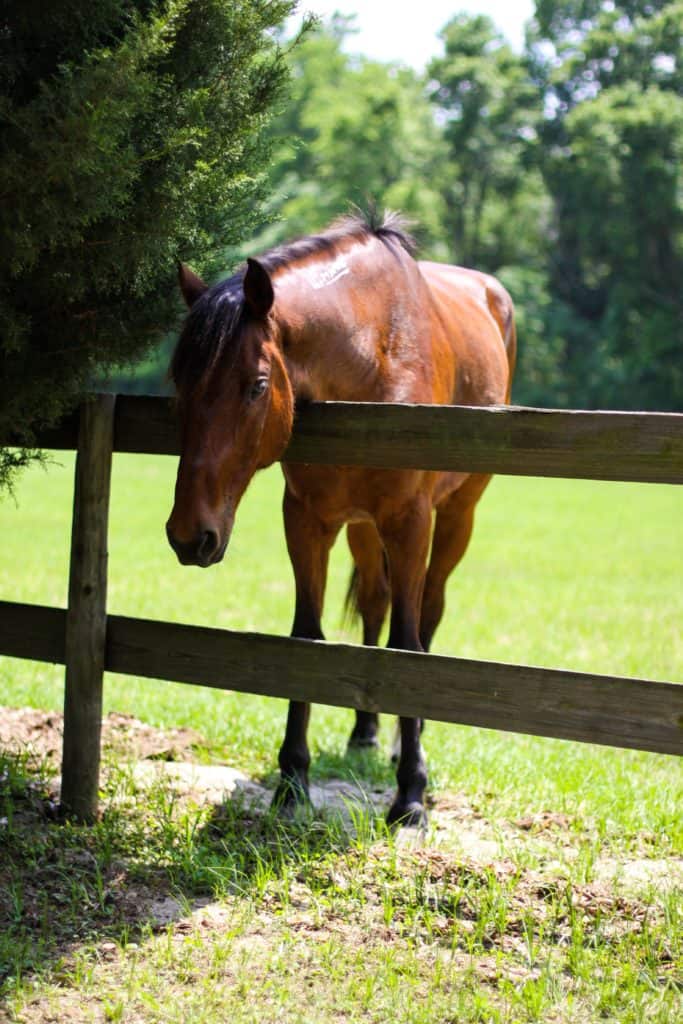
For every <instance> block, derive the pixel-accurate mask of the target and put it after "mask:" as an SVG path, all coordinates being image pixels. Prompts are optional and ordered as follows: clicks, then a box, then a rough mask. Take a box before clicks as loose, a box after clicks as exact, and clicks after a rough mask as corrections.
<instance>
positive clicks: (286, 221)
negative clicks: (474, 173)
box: [261, 15, 446, 256]
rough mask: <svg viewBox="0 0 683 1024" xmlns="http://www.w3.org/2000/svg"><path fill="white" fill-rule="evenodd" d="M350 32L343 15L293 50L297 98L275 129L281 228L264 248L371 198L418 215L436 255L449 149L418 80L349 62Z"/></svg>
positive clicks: (274, 204) (275, 209)
mask: <svg viewBox="0 0 683 1024" xmlns="http://www.w3.org/2000/svg"><path fill="white" fill-rule="evenodd" d="M352 33H353V26H352V19H349V18H345V17H342V16H339V15H337V16H336V17H335V18H334V19H333V20H332V22H331V23H330V24H329V26H327V27H323V26H321V27H319V28H318V30H317V31H315V32H312V33H311V34H310V35H309V37H308V38H307V39H306V41H305V42H304V43H303V44H302V45H300V46H298V47H296V48H295V49H294V50H293V51H292V53H291V93H290V96H289V99H288V102H287V105H286V107H285V109H284V110H283V112H282V113H281V115H280V117H279V118H278V119H277V120H276V121H275V122H274V123H273V126H272V134H273V137H274V138H275V140H276V141H277V147H276V151H275V162H274V166H273V169H272V172H271V183H272V191H273V195H272V199H271V207H270V209H271V214H272V217H273V219H274V221H275V223H274V224H273V226H272V227H271V229H270V230H269V231H268V232H267V233H265V234H264V236H263V237H262V239H261V242H262V243H263V244H265V243H271V242H273V241H279V240H281V239H282V238H283V237H293V236H295V235H300V234H305V233H308V232H313V231H317V230H319V229H320V228H321V227H323V226H324V225H326V224H327V223H329V221H330V220H332V219H333V218H334V217H336V216H339V215H340V214H343V213H346V212H347V211H348V209H349V205H350V204H356V205H359V206H361V207H363V206H365V205H366V204H367V203H368V201H372V200H374V201H376V202H377V203H378V204H380V205H384V206H387V207H389V208H396V209H401V210H402V211H403V212H404V213H405V214H406V215H407V216H408V217H409V218H413V219H414V220H415V222H416V224H417V225H419V229H420V232H421V240H422V242H423V243H424V245H425V246H426V247H427V248H429V247H430V246H431V247H432V249H434V246H435V244H437V243H438V240H439V239H440V238H441V234H442V232H441V221H442V207H443V200H442V197H441V194H440V192H439V190H438V187H436V186H435V182H436V179H437V166H438V163H439V160H440V158H441V157H442V155H443V152H442V146H441V139H440V132H439V130H438V128H437V125H436V124H435V122H434V118H433V115H432V110H431V108H430V105H429V102H428V99H427V97H426V95H425V92H424V88H423V85H422V82H421V81H420V79H419V77H418V76H417V75H416V74H415V72H413V71H411V70H410V69H408V68H400V67H396V66H393V65H391V64H388V65H387V64H382V63H380V62H378V61H374V60H369V59H367V58H364V57H354V56H350V55H349V54H348V53H346V52H345V49H344V46H345V43H346V42H347V41H348V39H349V37H350V36H351V35H352ZM437 251H440V253H441V255H442V256H445V255H446V253H445V252H444V251H443V249H442V250H437Z"/></svg>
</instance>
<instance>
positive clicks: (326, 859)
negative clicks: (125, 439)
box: [0, 455, 683, 1024]
mask: <svg viewBox="0 0 683 1024" xmlns="http://www.w3.org/2000/svg"><path fill="white" fill-rule="evenodd" d="M59 461H60V462H61V463H63V465H62V466H61V467H57V466H53V467H51V468H50V469H49V470H48V471H47V472H43V471H42V470H40V469H38V470H35V471H32V472H30V473H27V474H26V475H25V477H24V478H23V480H22V482H21V484H20V486H19V488H18V492H17V502H18V504H17V505H16V506H15V505H14V504H13V503H12V501H11V500H6V501H5V502H4V503H3V504H2V505H1V506H0V527H1V528H2V530H3V536H5V538H7V542H6V543H5V544H4V545H3V548H2V550H1V551H0V598H2V599H7V600H16V601H31V602H38V603H45V604H55V605H61V606H64V605H65V603H66V590H67V565H68V544H69V532H70V515H71V499H72V475H73V460H72V458H71V457H69V456H61V455H60V456H59ZM174 473H175V462H174V460H172V459H163V458H143V457H133V456H131V457H127V456H117V457H116V458H115V465H114V480H113V500H112V510H111V531H110V586H109V609H110V611H112V612H116V613H122V614H129V615H140V616H146V617H151V618H159V619H167V620H172V621H178V622H190V623H201V624H207V625H216V626H221V627H225V628H230V629H253V630H259V631H262V632H272V633H281V634H286V633H287V632H288V630H289V626H290V622H291V616H292V611H293V585H292V580H291V572H290V569H289V565H288V561H287V556H286V551H285V546H284V540H283V533H282V524H281V514H280V497H281V490H282V485H281V479H280V474H279V470H278V469H277V468H275V469H274V470H272V471H267V472H265V473H263V474H261V475H259V476H258V477H257V478H256V480H255V481H254V483H253V485H252V487H251V489H250V491H249V493H248V495H247V497H246V498H245V501H244V503H243V505H242V506H241V508H240V510H239V513H238V522H237V526H236V529H235V533H234V537H233V540H232V542H231V546H230V549H229V553H228V556H227V558H226V561H225V562H224V563H223V565H221V566H220V567H218V568H215V569H211V570H208V571H200V570H194V569H183V568H181V567H180V566H178V565H177V563H176V561H175V557H174V556H173V554H172V552H171V551H170V549H169V548H168V546H167V544H166V541H165V536H164V529H163V527H164V522H165V519H166V517H167V515H168V512H169V509H170V505H171V500H172V490H173V478H174ZM348 571H349V560H348V555H347V553H346V550H345V545H344V541H343V540H341V541H340V543H339V544H338V545H337V548H336V549H335V551H334V553H333V559H332V565H331V571H330V581H329V588H328V602H327V608H326V615H325V626H326V631H327V635H328V637H329V638H331V639H342V638H343V639H349V640H352V639H356V636H355V635H351V634H349V635H347V634H345V633H344V632H343V631H342V629H341V625H340V620H341V605H342V599H343V594H344V590H345V586H346V580H347V575H348ZM682 577H683V491H681V490H680V489H676V488H673V487H659V486H640V485H626V484H596V483H590V482H576V481H550V480H532V479H519V480H516V479H512V478H499V479H497V480H495V481H494V482H493V483H492V485H491V487H490V488H489V491H488V492H487V494H486V495H485V496H484V498H483V500H482V503H481V507H480V511H479V513H478V521H477V524H476V528H475V534H474V540H473V542H472V545H471V548H470V550H469V552H468V554H467V556H466V558H465V561H464V562H463V564H462V566H461V567H460V569H459V570H457V571H456V573H454V575H453V577H452V579H451V583H450V586H449V595H448V608H447V614H446V617H445V619H444V621H443V623H442V625H441V627H440V630H439V632H438V633H437V640H436V644H435V647H434V649H435V651H437V652H439V653H447V654H458V655H462V656H466V657H474V658H483V659H491V660H501V661H509V662H519V663H529V664H536V665H547V666H551V667H560V666H562V667H567V668H572V669H577V670H583V671H593V672H604V673H609V674H622V675H634V676H640V677H644V678H653V679H668V680H673V681H679V682H680V681H683V631H682V630H681V622H683V587H681V579H682ZM62 687H63V669H61V668H59V667H55V668H53V667H50V666H45V665H39V664H35V663H30V662H22V661H17V660H12V659H7V658H5V659H0V703H5V704H11V705H24V704H27V705H33V706H36V707H42V708H46V709H61V704H62V692H63V691H62ZM105 704H106V709H115V710H118V711H123V712H129V713H131V714H134V715H135V716H136V717H138V718H141V719H143V720H145V721H148V722H150V723H152V724H154V725H157V726H160V727H172V726H176V725H183V726H188V727H191V728H194V729H196V730H197V731H198V732H199V733H201V734H202V736H203V737H204V741H205V748H204V750H203V752H202V754H201V756H203V757H204V758H207V759H211V760H223V761H225V762H227V763H229V764H232V765H235V766H237V767H239V768H241V769H242V770H243V771H245V772H247V773H248V774H249V775H251V776H254V777H257V778H259V777H260V778H265V779H266V780H272V779H273V777H274V770H275V767H276V751H277V747H278V745H279V742H280V739H281V734H282V729H283V725H284V715H285V705H284V703H283V702H282V701H276V700H267V699H262V698H257V697H250V696H245V695H238V694H232V693H219V692H215V691H211V690H205V689H202V688H199V687H189V686H180V685H177V684H170V683H166V682H157V681H149V680H142V679H134V678H122V677H116V676H113V675H111V676H108V677H107V679H106V685H105ZM351 722H352V715H351V713H350V712H344V711H339V710H337V709H332V708H323V707H317V708H316V709H315V711H314V715H313V718H312V724H311V731H310V738H311V746H312V752H313V766H312V768H313V774H314V777H317V778H325V777H330V776H339V775H341V776H351V775H354V774H355V775H360V776H362V777H364V778H367V779H370V780H372V781H374V782H377V783H380V784H387V785H390V784H391V780H392V772H391V769H390V767H389V766H388V763H387V757H386V752H387V749H388V744H389V738H390V735H391V732H392V726H391V723H390V722H388V721H387V722H385V723H384V726H383V730H382V736H383V742H384V747H385V750H384V753H383V755H382V756H374V755H371V756H369V757H365V758H353V759H348V758H347V757H346V756H345V744H346V739H347V736H348V733H349V731H350V727H351ZM425 748H426V753H427V758H428V763H429V768H430V778H431V791H432V793H433V796H434V798H435V799H436V801H437V803H438V801H439V800H440V799H441V798H442V796H444V794H447V793H449V792H452V791H458V792H460V793H462V794H463V795H464V796H465V797H466V799H467V801H468V806H470V807H471V810H472V813H473V814H474V815H475V816H476V815H477V814H479V815H481V816H482V820H483V821H486V822H487V826H488V827H489V829H490V831H491V832H492V834H498V833H497V831H496V830H498V832H499V834H500V851H501V853H500V858H498V859H496V860H495V861H494V862H492V863H491V865H490V867H487V868H481V866H479V867H477V866H476V865H474V864H472V863H469V862H468V860H467V858H463V857H461V856H459V855H454V854H449V853H447V852H446V853H444V852H441V853H437V852H436V851H434V850H433V849H432V847H431V846H429V845H428V846H427V847H426V848H425V849H424V850H423V851H421V850H416V851H411V850H406V849H404V848H402V847H401V846H399V845H397V844H396V843H395V841H394V839H393V837H391V836H389V835H387V833H386V831H385V830H384V829H383V827H382V823H381V821H379V820H374V819H372V817H371V818H369V819H363V820H361V819H360V818H359V819H358V823H359V825H360V831H359V833H358V834H357V835H356V834H354V833H353V832H351V833H349V832H348V830H345V829H342V828H341V827H340V826H339V824H338V823H335V822H333V821H328V820H325V819H324V818H323V819H320V818H316V819H315V820H313V821H303V822H299V823H294V824H291V825H289V826H281V825H280V824H278V823H277V822H275V821H273V820H271V819H269V818H265V819H264V818H262V817H260V816H259V815H258V814H255V813H252V812H251V811H250V810H249V808H245V807H243V806H240V805H239V804H236V805H235V806H232V807H231V806H228V807H227V808H226V809H224V811H223V812H222V816H221V817H220V818H219V819H216V820H212V818H211V815H210V812H209V810H207V808H206V807H193V806H185V805H183V804H182V803H179V802H178V801H177V800H175V798H174V797H173V795H172V794H170V793H168V792H164V791H163V789H158V790H155V791H154V792H152V793H151V794H150V793H148V794H146V795H145V796H144V798H142V797H141V795H140V794H136V793H135V790H134V787H133V786H132V782H131V779H130V775H129V774H128V773H127V770H126V766H125V764H123V765H122V764H116V765H110V768H109V771H108V773H107V774H106V776H105V789H106V792H105V795H104V802H103V806H104V815H103V819H102V821H101V822H100V823H99V824H98V825H97V826H96V827H95V828H94V829H92V830H85V829H79V828H75V827H72V826H69V827H66V828H56V827H55V826H53V825H50V824H49V822H46V821H45V820H44V819H43V818H42V817H41V808H42V806H43V805H42V796H43V794H42V792H41V786H40V783H39V781H38V780H39V779H40V777H41V766H40V765H34V764H31V763H30V762H29V761H28V760H27V759H23V760H22V758H18V759H17V758H14V759H13V758H6V759H5V760H4V761H3V763H2V764H0V822H2V821H3V820H4V819H6V823H5V824H4V825H0V847H2V850H4V852H5V854H6V856H5V857H3V855H2V853H0V882H1V883H2V884H1V885H0V890H1V891H0V918H1V920H0V961H4V963H5V971H6V972H7V982H6V998H7V1004H6V1005H7V1008H8V1013H9V1015H10V1016H9V1019H10V1020H17V1021H19V1020H21V1021H29V1020H30V1021H41V1022H42V1021H47V1020H50V1019H74V1020H77V1021H80V1020H84V1021H86V1020H98V1021H99V1020H107V1021H109V1020H111V1021H115V1020H122V1021H128V1020H130V1021H135V1022H137V1021H145V1022H147V1021H149V1022H152V1021H161V1020H163V1021H164V1022H167V1021H168V1022H175V1021H178V1022H181V1021H183V1022H184V1021H189V1020H191V1021H193V1022H195V1021H196V1022H206V1024H218V1022H222V1021H224V1020H225V1019H230V1020H234V1021H235V1022H242V1021H245V1022H246V1021H251V1020H267V1021H269V1020H278V1021H279V1020H282V1021H292V1022H295V1021H306V1022H308V1021H312V1022H317V1021H320V1022H328V1021H336V1020H344V1021H347V1020H348V1021H356V1020H359V1021H360V1020H363V1021H364V1022H365V1021H378V1022H379V1021H406V1022H408V1021H410V1022H415V1024H419V1022H423V1021H424V1022H427V1021H429V1022H433V1021H444V1022H445V1021H456V1020H457V1021H458V1022H459V1024H460V1022H470V1021H471V1022H475V1021H479V1022H482V1024H483V1022H489V1021H491V1022H505V1024H508V1022H509V1024H513V1022H518V1021H550V1020H557V1021H562V1022H565V1021H566V1022H569V1021H572V1022H573V1021H577V1020H578V1021H581V1020H586V1021H589V1020H590V1021H592V1020H598V1019H602V1020H608V1021H619V1022H620V1024H621V1022H631V1021H632V1022H636V1021H658V1022H659V1021H661V1022H662V1024H665V1022H666V1024H669V1022H672V1021H675V1020H680V1019H682V1018H681V1015H680V997H681V989H680V984H679V982H678V981H677V980H676V966H677V965H678V967H680V936H681V922H680V903H679V900H678V897H677V895H676V894H675V893H668V894H667V893H666V892H663V891H662V892H659V891H654V890H653V891H650V892H643V893H641V894H640V895H639V897H638V898H637V899H636V898H633V899H626V898H624V897H621V896H618V895H617V894H616V892H615V891H612V890H611V889H609V890H608V891H607V890H605V892H602V893H601V891H599V890H598V889H596V888H595V880H594V874H595V873H594V866H595V864H596V863H597V861H598V860H599V859H600V858H605V857H612V858H629V857H631V858H633V857H647V858H660V859H664V858H670V857H671V856H672V855H680V854H681V853H682V852H683V832H682V825H681V817H682V816H681V813H680V808H681V806H683V773H682V772H681V766H680V762H679V761H678V760H676V759H674V758H672V757H665V756H658V755H653V754H645V753H639V752H634V751H620V750H613V749H609V748H599V747H595V746H591V745H582V744H573V743H566V742H562V741H554V740H546V739H539V738H533V737H526V736H517V735H514V734H509V733H496V732H492V731H488V730H482V729H472V728H465V727H456V726H446V725H439V724H436V723H429V724H428V726H427V729H426V732H425ZM541 811H552V812H556V813H561V814H563V815H564V816H566V821H567V825H566V828H565V829H563V833H562V842H560V841H559V840H558V843H557V857H558V858H559V859H560V860H562V864H563V868H562V872H561V873H560V875H558V876H557V877H556V876H555V875H553V872H552V871H551V870H550V867H549V858H550V854H548V852H547V851H546V852H545V853H544V852H543V851H541V850H540V847H537V846H535V845H534V842H533V841H531V840H530V842H529V843H526V844H524V845H523V846H522V847H518V846H515V845H514V844H511V842H510V838H509V836H510V834H511V830H512V829H513V826H512V825H511V823H512V822H514V821H515V820H517V819H518V818H520V817H523V816H529V815H533V814H535V813H538V812H541ZM532 840H533V837H532ZM570 854H571V856H570ZM553 856H554V854H553ZM543 872H545V873H546V874H547V872H550V875H549V876H548V877H549V878H550V881H548V878H546V874H543V879H542V880H541V881H539V878H540V874H539V873H543ZM149 890H153V891H156V892H158V893H159V894H161V895H168V894H173V895H174V896H175V897H176V898H178V899H179V900H181V901H187V905H188V913H189V909H190V907H191V906H194V905H195V902H194V901H196V900H197V899H198V898H204V897H211V898H217V899H219V900H220V901H221V904H220V905H221V907H222V908H223V909H222V914H223V917H222V918H221V922H220V926H218V925H216V926H215V927H214V926H213V925H212V926H211V927H209V926H207V925H206V924H202V921H201V915H200V916H199V917H197V915H196V914H195V915H194V916H193V917H191V918H190V917H187V916H186V922H187V923H186V924H185V925H184V926H183V927H180V928H173V927H169V928H168V929H162V930H161V931H158V930H155V929H153V928H152V927H151V926H150V925H149V923H148V921H147V919H146V917H145V915H144V913H141V914H137V915H136V913H134V912H133V909H132V908H134V905H135V903H136V900H137V899H138V896H139V894H140V893H142V892H143V891H149ZM142 902H143V903H144V901H142ZM104 940H109V941H107V942H106V943H105V942H104ZM103 943H104V945H103ZM302 993H303V995H302ZM51 1014H52V1016H50V1015H51ZM0 1019H2V1010H0Z"/></svg>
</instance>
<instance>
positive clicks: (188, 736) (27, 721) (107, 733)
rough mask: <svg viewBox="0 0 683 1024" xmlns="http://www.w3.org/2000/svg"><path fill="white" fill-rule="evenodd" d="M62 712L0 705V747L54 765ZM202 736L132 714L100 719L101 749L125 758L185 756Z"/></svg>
mask: <svg viewBox="0 0 683 1024" xmlns="http://www.w3.org/2000/svg"><path fill="white" fill-rule="evenodd" d="M63 735H64V716H63V715H61V714H59V713H58V712H56V711H49V712H48V711H40V710H38V709H36V708H10V707H2V706H0V750H6V751H7V752H8V753H13V754H20V753H22V754H25V753H28V754H30V755H32V756H34V757H35V758H37V759H39V760H41V761H46V762H47V763H48V765H49V766H50V767H51V768H55V769H56V768H58V767H59V764H60V761H61V757H62V738H63ZM201 744H202V737H201V736H200V735H199V733H197V732H195V731H194V730H192V729H156V728H155V727H154V726H151V725H147V724H146V723H145V722H141V721H140V720H139V719H137V718H134V717H133V716H132V715H122V714H120V713H119V712H116V711H113V712H110V713H109V714H108V715H106V717H105V718H104V720H103V722H102V745H103V748H104V750H105V751H111V752H112V753H116V754H120V755H122V756H125V757H129V758H140V759H145V758H155V759H159V760H164V761H179V760H187V759H188V758H189V757H190V755H191V754H192V751H193V749H194V748H195V747H197V746H199V745H201Z"/></svg>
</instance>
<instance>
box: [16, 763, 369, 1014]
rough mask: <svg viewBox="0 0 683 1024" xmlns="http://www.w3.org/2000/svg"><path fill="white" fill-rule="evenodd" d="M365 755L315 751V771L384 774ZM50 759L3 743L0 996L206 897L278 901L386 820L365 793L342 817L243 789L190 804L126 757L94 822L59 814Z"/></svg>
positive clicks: (162, 924) (110, 773) (139, 934)
mask: <svg viewBox="0 0 683 1024" xmlns="http://www.w3.org/2000/svg"><path fill="white" fill-rule="evenodd" d="M373 755H374V752H362V753H361V755H360V756H358V755H354V756H353V757H352V758H351V759H350V760H349V762H348V763H343V764H341V765H340V764H338V763H337V759H335V758H333V757H331V755H321V758H320V764H318V765H316V775H319V776H320V775H322V776H327V775H328V773H329V772H331V771H332V770H334V771H335V772H336V771H338V770H339V769H340V768H342V767H346V769H347V772H346V774H347V777H348V778H354V777H358V776H361V775H364V774H365V770H366V769H368V768H370V767H372V770H371V771H370V774H371V776H372V777H373V778H377V779H378V780H379V779H380V778H381V779H382V780H383V779H384V772H383V771H381V770H380V767H379V764H374V761H373ZM374 758H375V759H376V760H377V761H379V759H378V758H377V755H374ZM47 767H48V766H47V765H46V763H45V762H41V761H40V760H39V759H37V758H35V757H32V756H30V755H5V754H3V753H2V752H0V995H4V994H8V993H9V992H11V991H12V990H13V989H15V988H16V987H17V986H18V985H19V984H21V982H22V981H25V980H26V979H27V978H28V977H30V976H32V975H41V974H44V973H45V972H46V971H49V970H50V969H51V968H54V967H55V966H57V965H59V964H60V963H65V964H67V965H68V963H69V961H70V958H71V957H73V956H74V955H75V954H76V953H78V951H79V950H82V949H84V948H86V949H87V948H91V949H96V947H97V946H98V944H100V943H103V942H114V943H116V944H118V945H121V946H125V945H127V944H129V943H131V942H137V941H138V940H140V939H141V938H144V937H145V936H148V935H149V934H150V932H154V931H160V930H163V929H164V928H166V927H167V926H168V925H170V924H172V923H174V922H178V921H181V920H182V919H183V918H188V917H189V916H190V915H191V913H192V912H193V910H195V909H197V908H198V907H200V906H202V905H204V904H206V903H207V902H209V901H210V900H213V899H217V898H221V897H228V898H230V897H232V898H238V899H243V900H245V901H249V900H251V899H258V898H261V897H262V896H263V894H264V892H265V891H266V890H268V889H269V888H270V889H271V890H273V891H275V892H276V893H277V898H279V899H285V900H286V898H287V890H288V886H289V882H290V881H291V880H292V879H297V880H302V879H303V880H313V879H314V878H315V877H316V876H318V877H319V876H320V872H321V871H322V872H323V873H324V872H325V870H326V868H325V865H326V864H327V863H328V862H330V861H333V860H335V859H336V858H337V857H339V856H340V855H343V854H344V853H345V852H346V851H347V850H348V849H349V847H350V846H352V845H358V844H361V845H364V844H366V843H367V842H368V841H369V840H370V839H371V838H372V837H373V836H376V835H377V834H381V833H382V830H383V829H384V823H383V819H382V818H381V817H379V818H378V817H377V816H376V814H375V812H374V810H373V807H372V805H371V804H370V803H368V804H367V806H364V807H363V806H359V807H358V808H356V809H353V810H351V812H350V819H349V814H347V815H346V817H345V818H344V817H342V816H341V815H339V814H338V813H330V814H328V813H326V812H325V810H323V811H322V812H311V811H309V812H307V813H302V814H300V815H299V814H297V815H295V816H294V818H292V819H280V818H278V817H276V816H275V815H274V814H273V813H271V812H270V811H268V810H266V809H265V808H264V807H263V804H262V802H261V803H260V804H259V803H255V802H254V801H250V799H249V796H248V794H245V793H244V792H242V793H240V792H236V793H235V794H234V795H233V798H231V799H228V800H226V801H224V802H223V803H221V804H219V805H216V804H208V805H205V806H200V807H198V806H197V805H196V804H194V803H192V802H190V801H187V800H185V801H184V800H182V799H181V798H179V797H178V794H177V793H175V792H174V791H173V790H172V789H171V788H170V786H169V785H168V784H163V783H159V784H155V785H153V786H152V787H151V788H144V789H141V788H140V787H139V786H138V785H136V783H135V781H134V779H133V775H132V768H131V766H130V765H129V766H124V767H123V768H121V767H115V766H111V765H110V766H109V768H108V770H107V771H106V772H105V778H106V783H105V792H104V794H103V800H102V807H103V810H102V814H101V817H100V820H99V821H98V822H97V823H96V824H95V825H94V826H92V827H85V826H79V825H76V824H73V823H68V822H67V823H66V824H61V825H60V824H57V823H56V822H55V821H54V819H53V818H52V817H51V810H52V808H53V807H54V799H55V795H56V794H55V793H54V791H51V789H50V785H49V783H47V782H45V781H44V780H45V778H46V777H47V775H48V774H49V773H48V771H47ZM318 769H320V772H318Z"/></svg>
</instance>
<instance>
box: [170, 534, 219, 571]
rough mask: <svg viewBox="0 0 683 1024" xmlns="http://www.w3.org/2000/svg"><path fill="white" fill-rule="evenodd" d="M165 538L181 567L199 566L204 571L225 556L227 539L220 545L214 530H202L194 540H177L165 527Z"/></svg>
mask: <svg viewBox="0 0 683 1024" xmlns="http://www.w3.org/2000/svg"><path fill="white" fill-rule="evenodd" d="M166 536H167V537H168V543H169V544H170V545H171V547H172V548H173V550H174V551H175V553H176V555H177V556H178V561H179V562H180V564H181V565H199V566H201V568H202V569H206V568H207V566H209V565H215V564H216V562H220V561H221V559H222V558H223V555H224V554H225V549H226V547H227V543H228V542H227V539H226V541H225V542H224V543H223V544H221V542H220V538H219V536H218V534H217V533H216V531H215V530H202V531H201V532H200V533H199V534H198V535H197V536H196V537H195V539H194V540H191V541H182V540H177V539H176V538H175V537H174V536H173V534H172V533H171V531H170V529H169V527H168V524H167V525H166Z"/></svg>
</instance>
